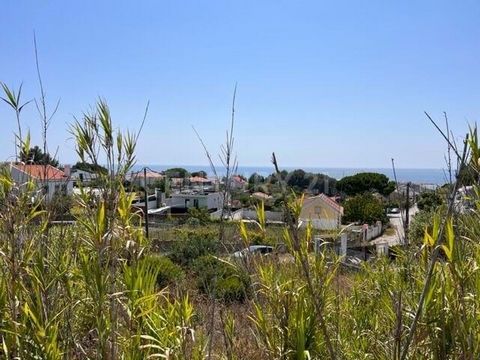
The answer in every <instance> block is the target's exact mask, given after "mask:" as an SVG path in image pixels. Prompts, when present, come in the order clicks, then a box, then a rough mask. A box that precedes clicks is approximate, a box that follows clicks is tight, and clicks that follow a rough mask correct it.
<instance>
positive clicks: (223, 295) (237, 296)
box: [193, 255, 250, 302]
mask: <svg viewBox="0 0 480 360" xmlns="http://www.w3.org/2000/svg"><path fill="white" fill-rule="evenodd" d="M193 269H194V271H195V274H196V276H197V286H198V288H199V289H200V290H201V291H203V292H204V293H205V294H208V295H212V296H215V297H216V298H218V299H221V300H223V301H225V302H233V301H240V302H241V301H244V300H245V299H246V298H247V296H248V294H249V293H250V278H249V276H248V274H246V273H245V272H244V271H242V270H241V269H240V268H238V267H236V266H235V265H233V264H230V263H227V262H225V261H223V260H220V259H218V258H216V257H214V256H211V255H207V256H202V257H199V258H198V259H197V260H195V262H194V264H193Z"/></svg>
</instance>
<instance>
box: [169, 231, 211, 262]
mask: <svg viewBox="0 0 480 360" xmlns="http://www.w3.org/2000/svg"><path fill="white" fill-rule="evenodd" d="M180 235H181V236H180V239H179V240H178V241H176V242H175V245H174V247H173V249H172V252H171V253H170V254H169V255H168V256H169V258H170V259H171V260H172V261H173V262H175V263H176V264H179V265H182V266H186V265H189V264H191V263H192V262H193V261H194V260H195V259H197V258H199V257H201V256H205V255H209V254H216V253H217V251H218V241H217V240H216V239H217V237H214V236H213V235H214V233H212V232H211V231H206V232H202V231H198V232H196V231H193V230H190V231H183V232H181V233H180Z"/></svg>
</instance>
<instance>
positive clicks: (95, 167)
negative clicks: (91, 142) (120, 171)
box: [72, 161, 107, 175]
mask: <svg viewBox="0 0 480 360" xmlns="http://www.w3.org/2000/svg"><path fill="white" fill-rule="evenodd" d="M72 170H82V171H86V172H89V173H92V174H97V173H100V174H104V175H105V174H107V169H106V168H105V167H104V166H101V165H99V164H90V163H87V162H81V161H78V162H77V163H76V164H75V165H73V166H72Z"/></svg>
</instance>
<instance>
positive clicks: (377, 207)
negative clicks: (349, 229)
mask: <svg viewBox="0 0 480 360" xmlns="http://www.w3.org/2000/svg"><path fill="white" fill-rule="evenodd" d="M343 207H344V216H343V220H344V221H346V222H361V223H366V224H373V223H375V222H376V221H381V222H382V223H386V222H387V221H388V219H387V216H386V214H385V209H384V207H383V204H382V201H381V200H379V199H377V198H376V197H375V196H374V195H372V194H370V193H365V194H359V195H356V196H354V197H353V198H350V199H347V201H345V204H344V206H343Z"/></svg>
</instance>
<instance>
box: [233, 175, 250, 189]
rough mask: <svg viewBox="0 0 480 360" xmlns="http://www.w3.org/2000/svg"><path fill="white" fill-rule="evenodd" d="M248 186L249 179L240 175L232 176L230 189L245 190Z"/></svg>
mask: <svg viewBox="0 0 480 360" xmlns="http://www.w3.org/2000/svg"><path fill="white" fill-rule="evenodd" d="M246 187H247V181H246V180H245V179H244V178H242V177H240V176H238V175H233V176H232V177H231V178H230V189H232V190H244V189H245V188H246Z"/></svg>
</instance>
